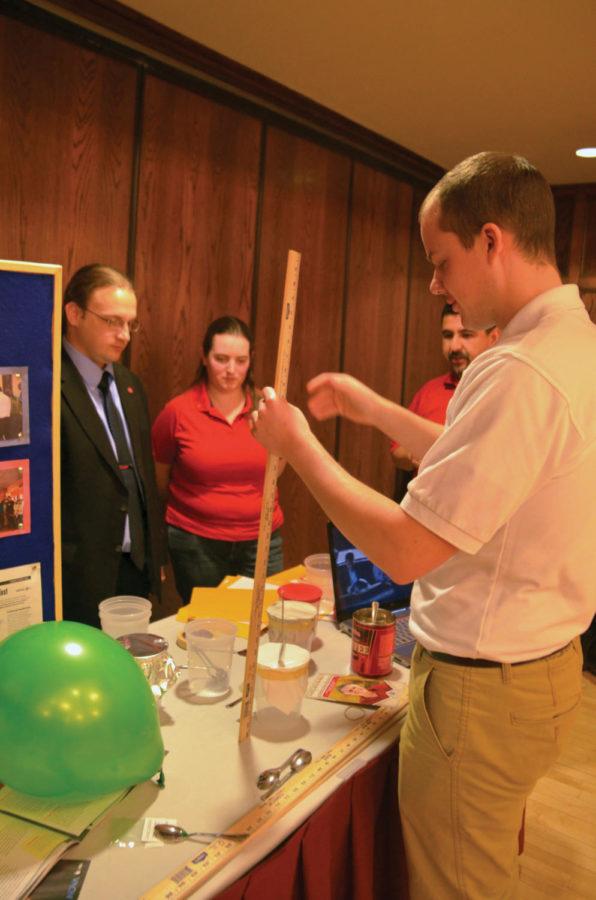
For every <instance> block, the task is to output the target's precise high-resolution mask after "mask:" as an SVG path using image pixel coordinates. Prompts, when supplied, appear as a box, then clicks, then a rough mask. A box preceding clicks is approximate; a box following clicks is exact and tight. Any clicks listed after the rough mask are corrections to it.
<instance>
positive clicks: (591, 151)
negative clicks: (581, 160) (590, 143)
mask: <svg viewBox="0 0 596 900" xmlns="http://www.w3.org/2000/svg"><path fill="white" fill-rule="evenodd" d="M575 155H576V156H586V157H592V156H596V147H580V148H579V150H576V151H575Z"/></svg>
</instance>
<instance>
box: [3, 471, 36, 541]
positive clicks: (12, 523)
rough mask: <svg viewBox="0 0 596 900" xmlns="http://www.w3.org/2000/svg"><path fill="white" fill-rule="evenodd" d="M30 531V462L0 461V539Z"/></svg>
mask: <svg viewBox="0 0 596 900" xmlns="http://www.w3.org/2000/svg"><path fill="white" fill-rule="evenodd" d="M30 531H31V501H30V494H29V460H28V459H7V460H0V538H5V537H12V536H14V535H17V534H29V532H30Z"/></svg>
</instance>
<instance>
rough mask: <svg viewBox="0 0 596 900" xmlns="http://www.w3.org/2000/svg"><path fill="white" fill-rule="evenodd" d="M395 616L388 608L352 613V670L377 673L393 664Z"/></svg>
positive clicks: (385, 671)
mask: <svg viewBox="0 0 596 900" xmlns="http://www.w3.org/2000/svg"><path fill="white" fill-rule="evenodd" d="M394 644H395V618H394V616H393V614H392V613H390V612H389V611H388V610H386V609H377V610H376V616H375V617H374V621H373V610H372V607H368V608H366V609H358V610H356V612H355V613H354V615H353V616H352V672H355V673H356V674H357V675H365V676H371V677H376V676H377V675H389V673H390V672H391V670H392V668H393V646H394Z"/></svg>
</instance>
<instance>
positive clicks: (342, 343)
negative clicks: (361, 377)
mask: <svg viewBox="0 0 596 900" xmlns="http://www.w3.org/2000/svg"><path fill="white" fill-rule="evenodd" d="M353 195H354V160H352V162H351V165H350V183H349V185H348V216H347V220H346V241H345V248H344V286H343V291H342V299H341V329H340V335H339V371H340V372H343V371H344V363H345V354H346V327H347V309H348V296H349V292H350V263H351V246H352V221H353V218H352V217H353V215H354V210H353V206H352V198H353ZM342 421H343V420H342V417H341V416H339V417H338V419H337V428H336V429H335V446H334V448H333V455H334V457H335V459H339V449H340V446H341V427H342Z"/></svg>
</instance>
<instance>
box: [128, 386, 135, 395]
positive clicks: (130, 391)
mask: <svg viewBox="0 0 596 900" xmlns="http://www.w3.org/2000/svg"><path fill="white" fill-rule="evenodd" d="M126 390H127V391H128V393H129V394H134V392H135V389H134V388H133V387H130V386H129V387H127V388H126Z"/></svg>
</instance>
